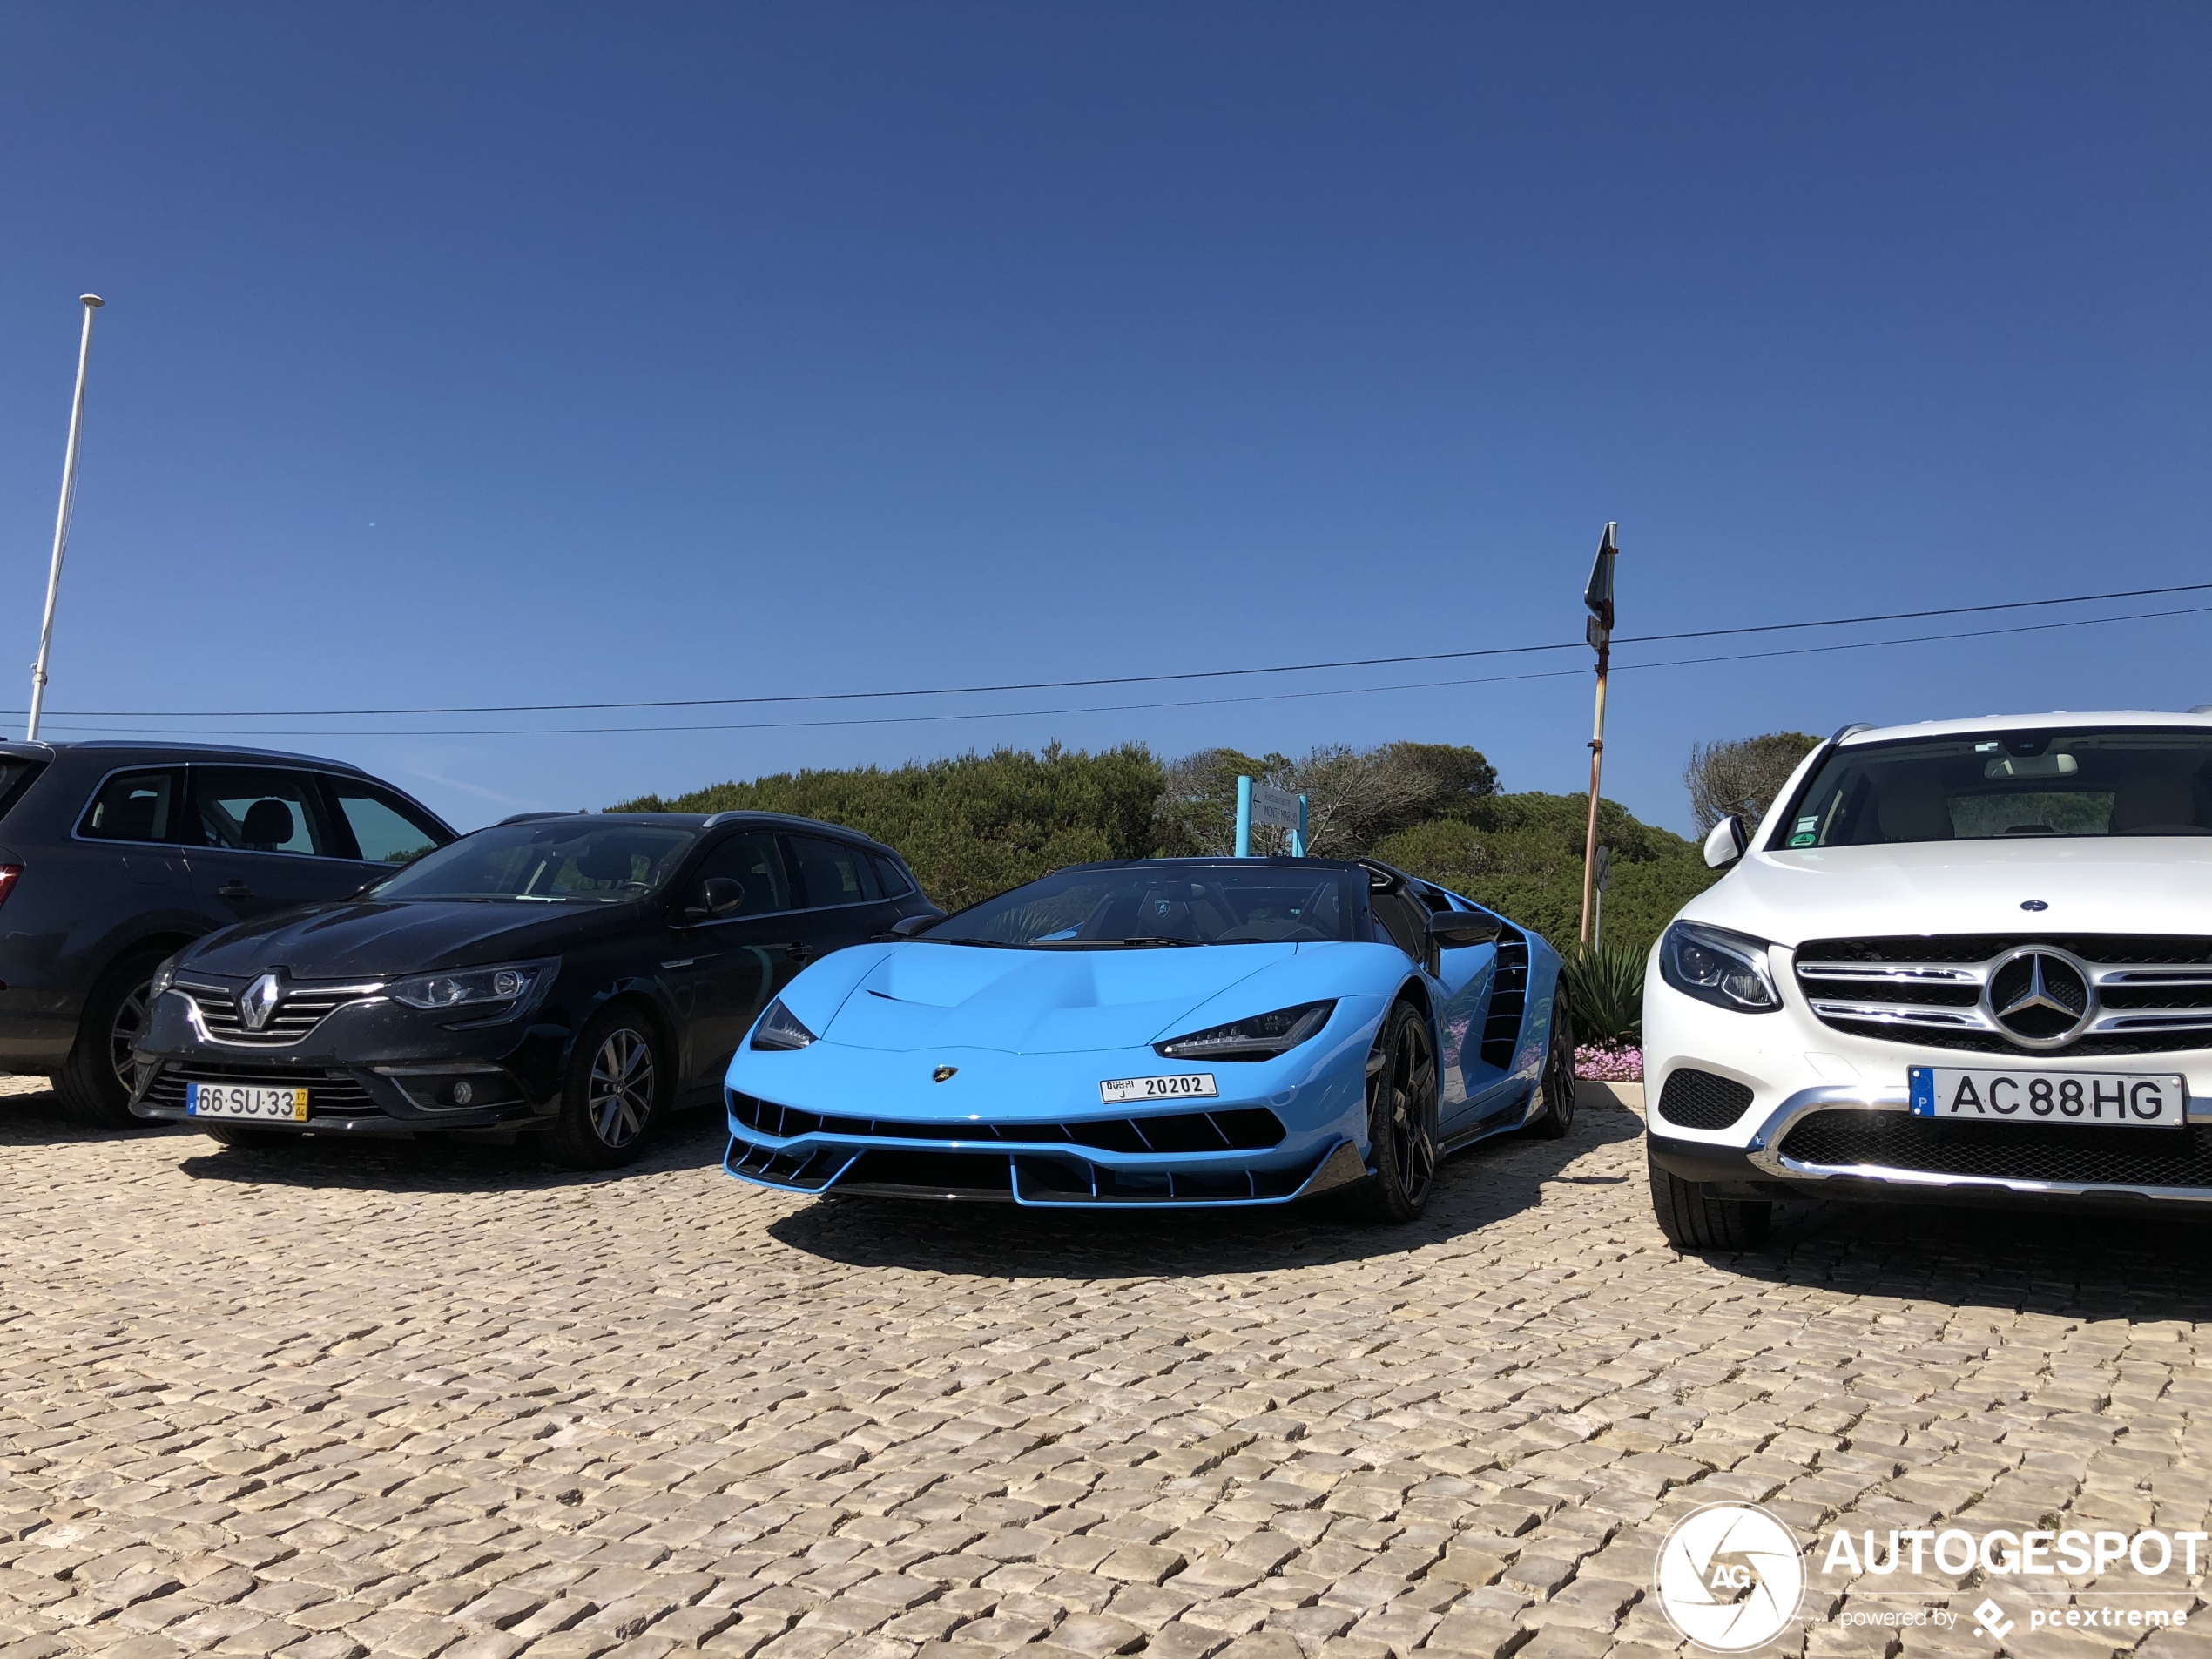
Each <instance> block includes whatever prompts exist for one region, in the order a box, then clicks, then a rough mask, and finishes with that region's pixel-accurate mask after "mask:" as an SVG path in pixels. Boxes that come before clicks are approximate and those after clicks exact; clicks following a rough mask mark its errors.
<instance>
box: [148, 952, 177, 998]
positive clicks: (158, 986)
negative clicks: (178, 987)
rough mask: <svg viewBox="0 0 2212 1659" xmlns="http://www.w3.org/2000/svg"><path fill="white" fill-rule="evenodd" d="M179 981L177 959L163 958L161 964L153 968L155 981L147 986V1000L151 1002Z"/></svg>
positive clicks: (171, 957) (172, 957)
mask: <svg viewBox="0 0 2212 1659" xmlns="http://www.w3.org/2000/svg"><path fill="white" fill-rule="evenodd" d="M176 982H177V959H176V958H175V957H174V956H165V957H163V958H162V961H161V966H160V967H158V968H155V969H154V970H153V982H152V984H151V985H148V986H147V987H146V1001H149V1002H151V1001H153V999H154V998H155V997H157V996H159V995H161V994H162V993H163V992H164V991H166V990H167V989H168V988H170V987H171V986H172V985H174V984H175V983H176Z"/></svg>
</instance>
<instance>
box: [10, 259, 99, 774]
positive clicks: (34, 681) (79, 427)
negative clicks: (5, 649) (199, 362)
mask: <svg viewBox="0 0 2212 1659" xmlns="http://www.w3.org/2000/svg"><path fill="white" fill-rule="evenodd" d="M78 303H79V304H81V305H82V306H83V307H84V334H83V335H82V336H81V337H80V338H79V339H78V342H77V395H76V397H75V398H74V399H73V400H71V403H70V406H69V447H68V448H66V449H64V451H63V452H62V502H61V506H60V507H59V508H58V509H56V511H55V514H54V561H53V563H52V564H51V566H49V567H48V569H47V571H46V617H45V620H44V621H43V622H42V623H40V624H39V625H38V660H37V662H36V663H34V664H31V668H30V729H29V730H28V731H26V732H24V738H25V739H26V740H27V741H30V742H34V743H35V742H37V738H38V716H39V713H40V711H41V710H43V709H44V707H45V704H46V655H47V652H48V651H51V649H52V648H53V644H54V601H55V600H56V599H57V598H59V597H61V590H62V554H63V553H64V551H65V550H67V548H68V546H69V516H70V512H71V509H73V508H74V507H75V506H76V504H77V441H78V437H79V436H80V435H82V434H83V432H84V369H85V366H86V365H87V364H88V363H90V362H91V359H92V314H93V313H94V312H95V311H98V309H99V308H100V307H102V306H103V305H105V304H106V303H107V302H106V301H105V300H102V299H101V298H100V296H99V295H98V294H97V293H84V294H79V295H78Z"/></svg>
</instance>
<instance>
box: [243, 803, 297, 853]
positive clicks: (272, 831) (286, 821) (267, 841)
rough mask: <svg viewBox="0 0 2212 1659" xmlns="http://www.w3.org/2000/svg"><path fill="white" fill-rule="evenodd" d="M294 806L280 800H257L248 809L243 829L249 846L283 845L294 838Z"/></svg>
mask: <svg viewBox="0 0 2212 1659" xmlns="http://www.w3.org/2000/svg"><path fill="white" fill-rule="evenodd" d="M292 832H293V822H292V807H291V805H290V804H289V803H288V802H286V801H280V800H257V801H255V802H254V803H253V805H252V806H249V807H247V808H246V824H245V826H244V828H243V830H242V831H241V833H242V834H243V835H244V837H245V840H246V845H247V846H283V845H284V844H285V843H286V842H287V841H288V840H291V839H292Z"/></svg>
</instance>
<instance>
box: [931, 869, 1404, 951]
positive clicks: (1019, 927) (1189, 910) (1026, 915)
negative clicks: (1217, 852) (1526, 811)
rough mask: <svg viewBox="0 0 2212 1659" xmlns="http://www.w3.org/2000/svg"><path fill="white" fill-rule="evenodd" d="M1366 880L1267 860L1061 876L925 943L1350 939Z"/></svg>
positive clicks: (972, 910) (987, 907)
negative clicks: (1359, 888) (1359, 885)
mask: <svg viewBox="0 0 2212 1659" xmlns="http://www.w3.org/2000/svg"><path fill="white" fill-rule="evenodd" d="M1355 878H1357V879H1358V880H1365V879H1366V878H1365V875H1364V873H1361V872H1359V871H1347V870H1342V869H1334V868H1331V867H1327V866H1318V867H1317V866H1312V865H1307V864H1297V863H1283V864H1275V863H1271V862H1265V861H1262V860H1251V861H1249V862H1247V861H1232V860H1188V861H1185V860H1170V859H1159V860H1147V861H1145V862H1143V863H1142V864H1128V865H1114V866H1107V867H1097V866H1091V867H1081V866H1078V867H1076V868H1074V869H1069V870H1059V871H1055V872H1054V873H1052V874H1050V875H1049V876H1046V877H1044V878H1043V879H1042V880H1037V881H1032V882H1030V883H1029V884H1028V886H1027V887H1016V888H1015V889H1014V890H1013V891H1012V892H1010V893H1001V894H999V896H998V897H997V898H995V899H986V900H983V902H982V903H981V904H979V905H971V906H970V907H968V909H966V910H963V911H961V912H960V913H959V914H957V915H953V916H948V917H947V918H946V919H945V920H944V921H941V922H939V923H937V924H936V925H935V926H934V927H930V928H927V929H926V930H925V931H923V932H922V933H921V934H919V935H917V937H920V938H923V939H934V940H940V941H945V942H947V943H950V944H968V945H1001V946H1013V947H1015V948H1027V949H1037V950H1050V949H1069V950H1112V949H1117V948H1137V947H1143V946H1172V945H1256V944H1288V943H1308V944H1319V943H1322V942H1324V941H1329V940H1346V939H1350V938H1351V937H1352V931H1351V928H1352V921H1353V919H1354V917H1355V916H1356V915H1357V914H1358V911H1357V909H1356V907H1355V905H1354V902H1353V901H1354V899H1355V897H1356V890H1355V889H1354V888H1353V887H1352V882H1353V880H1354V879H1355Z"/></svg>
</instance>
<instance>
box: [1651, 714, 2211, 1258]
mask: <svg viewBox="0 0 2212 1659" xmlns="http://www.w3.org/2000/svg"><path fill="white" fill-rule="evenodd" d="M1705 858H1706V861H1707V862H1708V863H1709V864H1712V865H1715V866H1717V867H1726V868H1727V870H1728V873H1727V875H1726V876H1725V877H1724V878H1723V880H1720V881H1719V882H1717V883H1716V884H1715V885H1714V886H1713V887H1711V888H1710V889H1709V890H1707V891H1706V892H1704V893H1703V894H1699V895H1698V896H1697V897H1696V899H1694V900H1691V901H1690V902H1689V904H1688V905H1687V906H1685V907H1683V911H1682V914H1680V915H1678V916H1677V917H1676V919H1675V920H1674V921H1673V922H1672V923H1671V924H1669V927H1668V928H1667V930H1666V932H1665V933H1664V934H1662V936H1661V938H1660V940H1659V942H1658V943H1657V944H1656V946H1655V947H1654V948H1653V950H1652V955H1651V961H1650V963H1649V972H1648V973H1647V974H1646V977H1645V981H1644V994H1643V1038H1644V1076H1645V1077H1646V1079H1647V1080H1648V1084H1649V1093H1648V1095H1647V1096H1646V1098H1647V1099H1648V1100H1649V1102H1650V1107H1649V1122H1648V1125H1647V1129H1648V1148H1649V1156H1650V1169H1651V1203H1652V1208H1653V1210H1654V1211H1655V1212H1656V1214H1657V1216H1658V1218H1659V1224H1660V1226H1661V1227H1662V1229H1663V1230H1664V1231H1665V1232H1666V1234H1667V1237H1668V1238H1669V1239H1670V1240H1671V1241H1672V1242H1673V1243H1675V1244H1676V1245H1678V1246H1680V1247H1683V1248H1687V1249H1697V1250H1710V1249H1733V1248H1741V1247H1743V1246H1747V1245H1750V1244H1756V1243H1757V1241H1758V1239H1759V1238H1760V1237H1761V1236H1762V1235H1763V1234H1764V1231H1765V1230H1766V1227H1767V1224H1768V1221H1769V1219H1770V1216H1771V1213H1772V1209H1773V1206H1772V1203H1771V1200H1773V1199H1774V1198H1777V1197H1792V1196H1796V1197H1813V1196H1817V1197H1859V1198H1879V1199H1896V1198H1904V1197H1923V1198H1931V1197H1932V1198H1935V1199H1939V1200H1941V1201H1945V1202H1951V1203H1958V1202H1966V1201H1973V1200H1992V1199H1993V1200H1999V1201H2003V1202H2009V1203H2023V1202H2025V1203H2068V1204H2088V1205H2094V1206H2114V1205H2127V1206H2132V1207H2134V1208H2137V1209H2141V1210H2150V1211H2155V1210H2160V1209H2164V1208H2168V1207H2169V1206H2170V1207H2171V1208H2173V1209H2176V1210H2182V1209H2188V1210H2197V1211H2199V1212H2200V1213H2203V1214H2206V1215H2212V715H2208V714H2203V713H2190V714H2140V713H2133V712H2129V713H2120V714H2062V713H2061V714H2040V715H2020V716H2004V717H1993V718H1988V719H1982V720H1940V721H1930V722H1927V723H1925V724H1924V725H1910V726H1892V727H1888V728H1885V729H1884V730H1880V731H1877V730H1874V729H1872V728H1870V727H1865V726H1851V727H1847V728H1845V729H1844V731H1842V732H1838V733H1837V734H1836V735H1835V736H1834V737H1833V738H1830V739H1829V740H1828V741H1827V742H1826V743H1824V744H1823V745H1820V747H1819V748H1817V749H1816V750H1815V751H1814V752H1812V753H1811V754H1810V755H1808V756H1807V757H1806V758H1805V760H1804V764H1803V765H1800V766H1799V767H1798V768H1797V772H1795V773H1794V774H1793V775H1792V776H1791V779H1790V782H1789V784H1788V786H1786V787H1785V788H1784V790H1783V792H1782V793H1781V795H1780V796H1779V797H1777V800H1776V802H1775V805H1774V806H1773V808H1772V809H1771V810H1770V812H1769V813H1767V815H1766V818H1765V819H1764V821H1763V822H1762V823H1760V825H1759V826H1758V827H1757V831H1756V832H1753V831H1751V830H1750V829H1749V828H1747V826H1744V825H1743V823H1741V822H1740V821H1739V820H1737V819H1724V820H1723V822H1722V823H1720V824H1719V825H1718V826H1716V827H1715V828H1714V830H1713V833H1712V834H1711V835H1710V837H1709V838H1708V839H1707V840H1706V843H1705Z"/></svg>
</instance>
